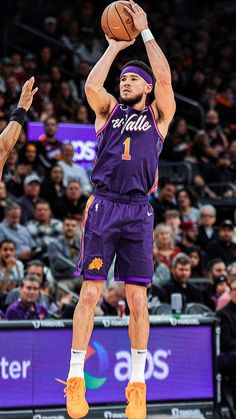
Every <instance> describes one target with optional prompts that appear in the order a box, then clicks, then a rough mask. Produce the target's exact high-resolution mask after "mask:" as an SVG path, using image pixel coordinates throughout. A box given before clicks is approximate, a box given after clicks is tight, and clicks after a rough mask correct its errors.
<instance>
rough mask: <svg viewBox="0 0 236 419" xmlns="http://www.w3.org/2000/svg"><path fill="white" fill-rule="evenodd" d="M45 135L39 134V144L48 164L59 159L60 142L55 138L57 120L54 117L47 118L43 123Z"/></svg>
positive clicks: (60, 155)
mask: <svg viewBox="0 0 236 419" xmlns="http://www.w3.org/2000/svg"><path fill="white" fill-rule="evenodd" d="M44 130H45V135H41V136H40V144H41V145H42V147H43V149H44V153H45V155H46V158H47V159H48V161H49V162H50V164H53V163H56V162H57V161H58V160H61V158H62V154H61V146H62V144H61V142H60V141H58V140H57V139H56V132H57V120H56V119H55V118H48V119H46V121H45V123H44Z"/></svg>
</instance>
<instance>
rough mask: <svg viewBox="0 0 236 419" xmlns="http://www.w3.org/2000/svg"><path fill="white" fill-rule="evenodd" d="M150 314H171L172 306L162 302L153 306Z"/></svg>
mask: <svg viewBox="0 0 236 419" xmlns="http://www.w3.org/2000/svg"><path fill="white" fill-rule="evenodd" d="M151 314H156V315H161V314H172V307H171V305H170V304H166V303H162V304H159V305H158V306H156V307H153V309H152V313H151Z"/></svg>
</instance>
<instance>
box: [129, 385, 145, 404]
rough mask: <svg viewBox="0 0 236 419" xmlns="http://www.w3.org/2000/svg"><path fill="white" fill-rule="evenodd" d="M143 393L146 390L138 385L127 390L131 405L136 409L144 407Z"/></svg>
mask: <svg viewBox="0 0 236 419" xmlns="http://www.w3.org/2000/svg"><path fill="white" fill-rule="evenodd" d="M143 392H144V389H143V388H142V387H140V386H139V385H138V384H135V385H132V386H129V389H128V390H127V396H128V397H127V399H128V402H129V404H130V405H133V406H135V407H142V406H143V403H144V397H143Z"/></svg>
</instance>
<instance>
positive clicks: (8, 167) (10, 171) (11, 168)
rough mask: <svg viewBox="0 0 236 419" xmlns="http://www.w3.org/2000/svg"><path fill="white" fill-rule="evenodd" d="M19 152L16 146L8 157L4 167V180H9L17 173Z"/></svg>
mask: <svg viewBox="0 0 236 419" xmlns="http://www.w3.org/2000/svg"><path fill="white" fill-rule="evenodd" d="M18 157H19V153H18V151H17V149H16V148H15V147H14V148H13V149H12V150H11V151H10V153H9V156H8V159H7V161H6V164H5V166H4V169H3V179H4V182H6V183H7V182H8V181H9V180H11V179H12V177H14V176H15V175H16V168H17V162H18Z"/></svg>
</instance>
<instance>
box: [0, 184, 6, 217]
mask: <svg viewBox="0 0 236 419" xmlns="http://www.w3.org/2000/svg"><path fill="white" fill-rule="evenodd" d="M6 205H7V190H6V185H5V182H3V181H1V180H0V221H2V220H3V218H4V214H5V208H6Z"/></svg>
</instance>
